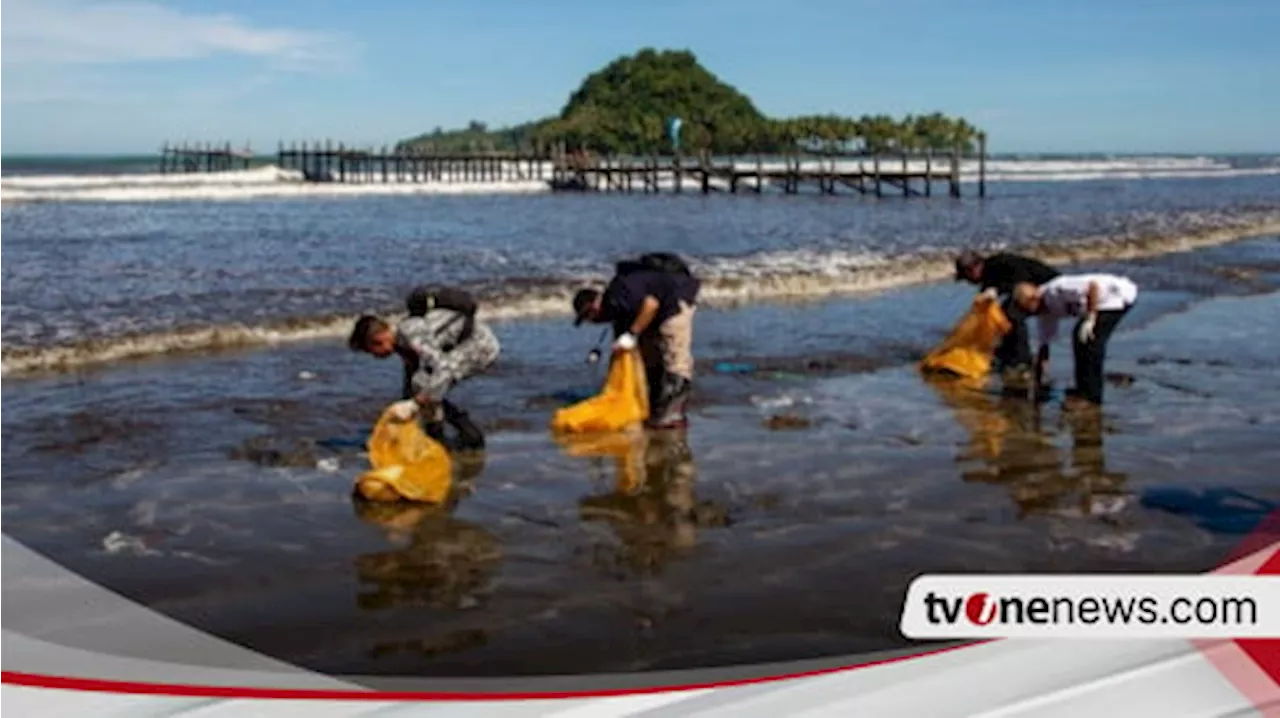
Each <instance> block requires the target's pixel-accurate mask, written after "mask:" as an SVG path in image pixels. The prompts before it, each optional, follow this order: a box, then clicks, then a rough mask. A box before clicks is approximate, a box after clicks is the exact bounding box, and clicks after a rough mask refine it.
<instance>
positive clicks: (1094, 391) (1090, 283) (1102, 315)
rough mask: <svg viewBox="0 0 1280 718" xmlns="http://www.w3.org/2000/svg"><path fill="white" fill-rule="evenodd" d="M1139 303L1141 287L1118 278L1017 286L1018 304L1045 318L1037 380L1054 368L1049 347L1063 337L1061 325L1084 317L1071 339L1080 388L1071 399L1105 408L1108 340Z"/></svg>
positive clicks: (1061, 278) (1041, 321)
mask: <svg viewBox="0 0 1280 718" xmlns="http://www.w3.org/2000/svg"><path fill="white" fill-rule="evenodd" d="M1137 299H1138V285H1136V284H1134V283H1133V281H1131V280H1129V279H1127V278H1125V277H1119V276H1116V275H1113V274H1075V275H1062V276H1059V277H1057V278H1055V279H1052V280H1050V281H1048V282H1046V283H1044V284H1042V285H1040V286H1039V287H1037V286H1036V285H1034V284H1030V283H1026V282H1024V283H1021V284H1019V285H1018V286H1016V287H1015V288H1014V301H1016V302H1017V303H1018V305H1019V306H1020V307H1022V309H1023V311H1025V312H1027V314H1029V315H1035V316H1036V317H1037V319H1038V320H1039V325H1040V352H1039V355H1038V356H1037V358H1036V376H1044V374H1045V372H1046V371H1047V370H1048V365H1049V343H1050V342H1052V341H1053V339H1054V337H1056V336H1057V333H1058V324H1059V322H1060V321H1061V320H1062V319H1064V318H1066V317H1078V318H1079V321H1077V322H1076V326H1075V331H1074V333H1073V334H1074V336H1073V337H1072V341H1071V345H1072V349H1073V352H1074V354H1075V380H1076V385H1075V388H1074V390H1071V391H1068V401H1071V400H1072V399H1074V400H1077V401H1080V400H1083V401H1086V402H1089V403H1092V404H1101V403H1102V388H1103V385H1104V380H1103V374H1102V364H1103V361H1105V360H1106V358H1107V340H1109V339H1110V338H1111V333H1112V332H1114V331H1115V328H1116V325H1117V324H1119V323H1120V320H1121V319H1123V318H1124V315H1125V314H1127V313H1128V312H1129V308H1130V307H1132V306H1133V303H1134V302H1135V301H1137Z"/></svg>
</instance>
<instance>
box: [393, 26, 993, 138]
mask: <svg viewBox="0 0 1280 718" xmlns="http://www.w3.org/2000/svg"><path fill="white" fill-rule="evenodd" d="M673 119H676V120H678V125H677V126H676V127H675V128H674V129H675V130H676V131H675V132H674V133H673V132H672V130H673V127H672V120H673ZM673 135H674V137H673ZM981 138H982V133H981V132H980V131H979V130H978V129H977V128H976V127H974V126H973V125H971V124H969V122H968V121H966V120H964V119H962V118H953V117H948V116H946V115H944V114H942V113H940V112H934V113H931V114H927V115H914V116H907V117H903V118H901V119H894V118H892V117H890V116H888V115H863V116H861V117H856V118H855V117H841V116H838V115H814V116H805V117H792V118H782V119H779V118H770V117H766V116H765V115H764V114H763V113H762V112H760V110H759V109H758V108H757V107H756V106H755V104H754V103H753V102H752V101H751V99H750V98H749V97H747V96H746V95H745V94H744V93H742V92H741V91H740V90H738V89H737V88H735V87H733V86H731V85H729V84H727V83H725V82H723V81H721V80H720V79H719V78H717V77H716V76H715V75H714V74H712V73H711V72H710V71H709V70H707V69H706V68H705V67H703V66H702V65H701V64H700V63H699V62H698V60H697V58H696V57H695V56H694V54H693V53H692V52H689V51H687V50H666V51H658V50H654V49H652V48H646V49H643V50H641V51H639V52H637V53H636V54H634V55H631V56H625V57H620V58H618V59H616V60H614V61H613V62H611V63H609V64H608V65H606V66H605V67H603V68H602V69H600V70H598V71H596V72H593V73H592V74H590V75H588V76H587V78H586V79H585V80H583V81H582V84H581V85H580V86H579V87H578V88H577V89H576V90H574V92H573V93H572V94H571V95H570V96H569V100H568V102H566V103H565V106H564V108H563V109H562V110H561V111H560V114H559V115H557V116H554V117H547V118H543V119H540V120H536V121H532V122H527V123H524V124H520V125H514V126H511V127H503V128H500V129H492V130H491V129H489V128H488V126H487V125H486V124H485V123H483V122H480V121H472V122H471V123H470V124H469V126H468V127H466V128H464V129H458V130H444V129H442V128H436V129H435V130H433V131H432V132H429V133H426V134H423V135H419V136H417V137H413V138H410V139H406V140H403V141H401V142H400V143H399V144H398V145H397V146H396V149H397V151H399V152H407V153H425V154H456V153H468V154H470V153H494V152H502V153H515V152H519V153H533V154H543V153H545V152H548V151H549V150H550V149H551V148H553V147H556V146H559V147H562V148H568V149H569V150H571V151H587V152H591V153H595V154H599V155H623V156H651V155H669V154H672V153H673V151H681V152H685V153H689V154H694V155H701V154H711V155H738V154H773V155H776V154H787V153H791V152H796V151H806V150H808V151H825V152H835V151H839V152H841V153H850V154H864V155H870V154H880V153H912V154H919V153H924V152H930V151H932V152H946V153H950V152H954V151H959V152H960V153H963V154H970V153H972V152H974V151H975V145H976V143H977V142H978V141H979V140H980V139H981Z"/></svg>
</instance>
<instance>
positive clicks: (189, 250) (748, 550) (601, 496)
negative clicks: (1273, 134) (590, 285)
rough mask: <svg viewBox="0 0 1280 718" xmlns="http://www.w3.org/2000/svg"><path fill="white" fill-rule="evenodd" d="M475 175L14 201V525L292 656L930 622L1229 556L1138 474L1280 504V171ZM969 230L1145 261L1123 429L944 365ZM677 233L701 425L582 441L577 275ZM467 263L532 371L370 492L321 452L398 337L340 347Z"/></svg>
mask: <svg viewBox="0 0 1280 718" xmlns="http://www.w3.org/2000/svg"><path fill="white" fill-rule="evenodd" d="M1016 161H1018V162H1041V163H1044V162H1059V161H1062V160H1060V159H1057V158H1052V159H1046V160H1040V159H1036V160H1016ZM1075 161H1076V162H1079V163H1084V162H1088V163H1097V162H1099V161H1104V160H1103V159H1099V158H1090V159H1088V160H1075ZM1125 161H1129V160H1125ZM1162 161H1164V160H1162ZM1089 171H1094V170H1089ZM1126 171H1127V170H1126ZM49 176H52V177H61V178H65V177H67V176H70V175H69V174H64V175H46V177H49ZM4 181H5V185H4V187H3V191H4V192H5V193H6V195H7V193H8V191H9V188H10V185H9V184H8V182H9V178H8V177H6V179H5V180H4ZM59 181H62V179H59ZM113 181H114V180H113ZM46 183H47V184H52V183H51V182H50V181H49V180H47V179H46ZM148 183H150V184H152V185H154V184H157V183H156V182H153V181H151V180H146V182H144V183H143V185H144V186H146V185H147V184H148ZM480 189H482V188H475V190H474V193H473V194H471V195H469V196H431V195H426V194H423V195H417V196H401V195H386V196H376V195H372V194H367V195H358V196H349V197H333V196H309V195H306V194H305V193H303V194H299V195H298V196H292V197H287V198H282V197H267V198H264V197H261V196H257V195H255V194H254V193H253V192H246V193H244V194H243V195H242V196H239V197H237V198H235V199H227V198H225V197H221V198H219V199H214V198H213V197H207V198H205V199H203V200H195V199H191V198H190V197H187V196H185V195H184V196H183V197H181V198H173V197H171V196H169V195H164V194H163V192H161V191H160V190H157V189H154V188H149V189H148V191H151V192H152V193H153V194H154V195H157V196H153V197H151V198H149V199H147V200H146V201H122V200H111V201H104V200H101V199H86V198H83V197H82V198H73V197H67V198H63V199H51V198H47V197H46V198H44V199H43V200H41V201H10V200H9V198H8V197H7V196H6V198H5V203H4V206H3V231H4V235H3V236H4V249H5V250H8V251H7V252H6V253H5V261H4V264H3V289H2V290H0V291H2V292H3V310H2V311H3V330H2V334H3V344H4V372H5V378H6V379H8V380H9V383H8V384H6V385H5V386H4V401H5V405H6V406H5V408H6V409H7V410H8V411H6V412H5V413H4V415H3V421H2V424H3V442H0V447H2V448H0V451H2V452H3V466H4V470H5V478H4V488H5V489H6V491H5V493H4V503H3V511H4V514H3V516H4V520H5V522H6V529H5V531H6V533H7V534H9V535H11V536H14V537H16V538H18V539H19V540H21V541H23V542H24V543H26V544H28V545H30V546H32V547H33V548H35V549H37V550H39V551H41V552H43V553H45V554H46V555H48V556H51V557H53V558H54V559H55V560H57V561H59V562H61V563H63V564H64V565H67V566H69V567H71V568H72V569H73V570H76V571H78V572H81V573H83V574H85V575H87V576H89V577H91V578H93V579H94V580H97V581H99V582H101V583H103V584H104V585H107V586H109V587H111V588H112V589H114V590H117V591H119V592H121V593H122V594H124V595H126V596H129V597H131V598H134V599H136V600H139V601H141V602H143V603H145V604H147V605H149V606H151V607H153V608H155V609H156V610H159V611H161V612H164V613H166V614H169V615H172V616H174V617H176V618H178V619H180V620H182V621H184V622H187V623H190V624H193V625H196V626H198V627H200V628H202V629H204V630H208V631H212V632H214V633H216V634H217V635H221V636H224V637H227V638H229V639H231V640H234V641H237V642H239V643H242V644H245V645H248V646H251V647H253V648H256V649H258V650H262V651H265V652H267V653H269V654H271V655H275V656H279V657H282V658H284V659H286V660H289V661H292V662H295V663H298V664H300V665H304V666H307V667H311V668H315V669H318V670H326V671H341V672H351V673H362V674H379V675H397V674H405V675H421V674H426V673H433V674H439V675H502V674H512V673H525V674H533V673H564V672H579V671H622V670H644V669H655V668H677V667H690V666H700V665H715V664H725V663H744V662H751V661H769V660H784V659H789V658H802V657H810V656H816V655H834V654H847V653H853V652H858V651H863V650H875V649H880V648H887V647H892V646H900V645H902V644H903V642H904V639H902V638H901V636H900V635H898V634H897V631H896V621H897V617H898V611H900V609H901V604H900V602H901V596H902V590H903V588H904V587H905V585H906V583H907V582H908V581H909V580H910V578H911V577H913V576H914V575H916V574H917V573H919V572H921V571H946V570H950V571H964V570H982V571H1115V570H1140V571H1158V570H1168V571H1199V570H1205V569H1206V568H1209V567H1212V566H1213V565H1214V564H1215V563H1216V562H1217V561H1219V560H1221V558H1222V557H1223V556H1224V555H1225V554H1226V553H1227V552H1228V551H1229V550H1230V549H1231V547H1232V546H1233V545H1234V544H1235V542H1236V541H1238V539H1239V537H1238V536H1232V535H1227V534H1223V533H1221V532H1215V531H1214V530H1211V529H1208V528H1204V527H1202V526H1199V525H1197V524H1196V523H1195V521H1194V520H1193V519H1191V518H1188V517H1185V516H1176V515H1171V514H1167V513H1164V512H1161V511H1158V510H1153V509H1150V508H1146V507H1144V505H1143V504H1142V499H1143V496H1144V495H1145V494H1146V492H1148V491H1150V490H1153V489H1157V488H1160V487H1168V486H1174V487H1179V488H1185V489H1188V490H1197V491H1198V490H1202V489H1205V488H1210V487H1229V488H1233V489H1236V490H1238V491H1241V492H1244V493H1247V494H1250V495H1254V496H1259V497H1261V498H1262V499H1263V500H1266V501H1271V502H1276V501H1280V493H1277V491H1276V489H1275V487H1274V481H1273V476H1272V468H1273V467H1274V466H1275V465H1276V462H1277V461H1280V455H1277V453H1276V451H1277V449H1276V447H1275V442H1274V436H1275V431H1276V429H1277V428H1278V427H1280V394H1277V385H1276V383H1275V382H1274V380H1273V379H1272V376H1273V375H1274V364H1275V360H1274V357H1275V356H1277V353H1278V352H1280V345H1277V340H1276V337H1277V336H1278V335H1277V334H1276V332H1275V331H1274V329H1275V317H1276V316H1277V315H1276V310H1277V308H1278V307H1277V304H1276V300H1277V297H1280V294H1278V293H1277V289H1280V229H1278V228H1277V224H1276V223H1277V218H1278V217H1280V176H1275V175H1265V174H1255V175H1222V176H1202V177H1181V178H1147V179H1124V178H1113V179H1101V180H1099V179H1088V180H1070V181H1044V180H1037V181H1029V182H1003V181H1002V182H995V183H993V184H992V187H991V196H990V198H989V199H988V200H986V201H985V202H980V201H978V200H976V199H964V200H960V201H953V200H950V199H947V198H936V199H931V200H923V199H918V200H902V199H900V198H898V199H894V198H884V199H882V200H874V199H869V198H867V199H864V198H858V197H835V198H830V197H828V198H820V197H807V196H800V197H776V196H768V195H764V196H761V197H755V196H738V197H728V196H711V197H702V196H682V197H671V196H644V195H636V196H630V197H622V196H557V195H552V194H547V193H538V194H536V195H534V196H530V194H516V195H513V194H502V193H495V192H493V191H492V188H485V189H486V192H481V191H480ZM68 191H69V190H68ZM95 191H96V190H95ZM303 192H305V190H304V191H303ZM210 194H215V193H213V192H210ZM1241 237H1250V238H1248V239H1240V238H1241ZM961 246H982V247H998V246H1010V247H1020V248H1026V249H1027V250H1028V251H1032V252H1035V253H1039V254H1042V255H1043V256H1046V257H1050V258H1052V259H1054V261H1058V262H1061V263H1063V264H1064V266H1066V265H1074V266H1081V267H1087V268H1097V269H1104V270H1108V271H1120V272H1124V273H1125V274H1127V275H1128V276H1131V277H1133V278H1134V279H1135V281H1137V282H1138V284H1139V285H1140V287H1141V291H1142V294H1141V299H1140V302H1139V305H1138V307H1136V308H1135V310H1134V312H1133V313H1132V315H1131V316H1129V317H1127V318H1126V319H1125V322H1124V323H1123V324H1122V326H1121V328H1120V330H1119V331H1118V332H1117V335H1116V337H1115V339H1114V340H1113V344H1112V349H1111V357H1110V359H1109V362H1110V363H1109V366H1108V369H1109V371H1111V372H1112V373H1113V374H1115V376H1113V377H1112V383H1111V384H1110V385H1109V388H1108V392H1109V394H1108V405H1107V407H1106V409H1105V411H1104V412H1103V413H1102V415H1101V416H1100V417H1095V419H1096V420H1080V419H1078V418H1073V417H1070V416H1068V415H1064V414H1063V413H1062V412H1061V411H1059V410H1058V408H1057V407H1055V406H1050V407H1046V408H1044V409H1043V410H1041V411H1038V412H1037V411H1034V410H1032V409H1031V408H1030V407H1028V406H1026V404H1025V402H1016V401H1010V400H1007V399H1004V398H1002V397H999V396H997V395H996V394H995V393H993V392H973V391H964V390H960V389H958V388H956V387H953V386H946V385H937V384H931V383H928V382H925V381H922V380H921V378H920V377H919V376H918V375H917V374H916V372H915V371H914V370H913V367H912V365H913V363H914V361H915V360H916V359H918V358H919V356H921V355H922V354H923V353H924V352H925V351H927V350H928V348H929V347H930V346H932V345H933V344H934V343H935V342H936V341H938V339H940V338H941V337H942V336H943V335H944V334H945V332H946V331H947V329H948V328H949V326H950V325H951V324H952V323H953V322H954V321H955V319H956V318H957V317H958V316H959V315H960V313H961V312H963V311H964V310H965V308H966V306H967V303H968V301H969V299H970V298H971V296H972V288H971V287H969V286H967V285H959V284H956V283H954V282H951V281H947V279H948V277H947V271H948V266H947V264H948V262H947V260H948V257H949V256H950V255H952V254H953V253H954V252H955V250H956V249H958V248H959V247H961ZM648 249H674V250H676V251H679V252H681V253H684V254H686V255H688V256H689V257H691V258H692V260H693V263H694V265H695V268H696V269H697V270H698V271H699V272H700V273H701V274H703V275H704V276H706V277H707V299H706V301H705V302H704V306H703V307H702V308H701V309H700V310H699V318H698V332H697V338H696V342H695V354H696V357H697V359H698V362H699V380H698V394H697V400H696V406H695V407H694V412H693V421H692V426H691V428H690V430H689V431H688V433H687V434H684V435H674V436H672V435H652V436H649V437H646V438H645V439H644V440H643V442H640V443H637V444H636V445H635V446H634V447H632V448H631V449H629V450H628V452H627V455H626V456H624V457H608V456H599V457H581V456H571V455H569V454H567V453H565V452H564V451H562V450H560V449H559V448H558V447H557V446H556V445H555V444H554V442H552V440H551V438H550V437H549V436H548V434H547V432H546V429H545V424H546V420H547V418H548V417H549V414H550V412H551V411H552V410H553V409H554V408H555V407H556V406H557V404H556V401H555V400H554V399H553V397H552V394H554V393H555V392H557V391H561V390H564V389H591V388H593V387H595V386H596V385H597V384H598V382H599V381H600V379H601V373H600V372H601V370H600V368H599V367H592V366H589V365H587V364H585V363H584V362H583V358H584V355H585V354H586V352H587V350H588V349H590V348H591V347H592V346H593V344H594V342H595V340H596V339H597V335H598V332H596V331H594V330H580V331H575V330H574V329H573V328H572V327H571V326H570V322H569V321H568V317H567V307H566V304H567V296H568V294H569V292H570V291H571V290H572V289H573V288H574V287H575V286H577V284H578V283H580V282H583V281H591V280H600V279H604V278H605V277H606V276H607V272H608V270H609V268H610V266H611V263H612V262H613V261H615V260H617V259H620V258H622V257H623V256H625V255H627V254H629V253H634V252H638V251H643V250H648ZM436 281H450V282H458V283H462V284H464V285H466V286H469V287H471V288H473V289H474V290H476V291H477V292H478V293H479V294H480V295H481V296H482V297H484V298H485V308H484V311H485V312H486V314H487V315H488V316H490V317H492V318H494V319H495V320H497V321H496V324H495V330H496V331H497V333H498V336H499V338H500V340H501V341H502V344H503V355H502V357H501V359H500V361H499V364H498V365H497V366H496V367H495V369H494V371H493V372H492V373H491V374H489V375H486V376H483V377H478V378H476V379H475V380H473V381H470V382H468V383H467V384H465V385H464V386H462V387H459V389H458V392H457V396H456V398H457V399H458V401H459V402H460V403H462V404H463V405H464V406H465V407H466V408H468V409H469V410H470V411H471V412H472V413H473V415H474V416H475V418H476V420H477V421H478V422H479V423H480V424H481V425H482V426H484V427H486V428H487V430H488V432H489V438H490V445H489V448H488V450H487V451H486V452H485V455H484V456H483V461H470V460H469V461H466V462H460V466H459V474H458V477H457V478H458V482H459V486H460V491H459V495H458V497H457V498H458V500H457V503H456V504H455V505H452V506H450V507H447V508H445V509H426V508H421V507H393V508H388V509H386V510H378V511H373V510H370V509H369V508H368V507H365V506H362V505H361V504H359V503H356V502H353V500H352V499H351V498H350V487H351V480H352V478H353V477H354V476H355V475H356V474H357V473H358V472H359V471H361V470H362V469H363V467H364V459H363V457H362V456H361V455H360V452H359V450H358V449H350V448H340V449H329V448H326V447H325V445H323V444H322V443H321V442H322V441H323V440H324V439H329V438H341V439H345V440H347V441H348V442H350V441H356V442H358V441H359V440H360V439H361V438H363V436H364V434H365V432H366V431H367V429H368V427H369V426H370V425H371V424H372V422H373V420H374V419H375V418H376V416H377V415H378V412H379V410H380V409H381V408H382V406H383V405H384V404H385V403H386V402H387V401H388V400H391V399H393V398H395V392H396V391H397V390H398V385H399V374H398V372H399V367H398V366H397V365H396V363H395V362H394V361H386V362H379V361H377V360H374V359H371V358H369V357H367V356H363V355H356V354H353V353H351V352H349V351H347V350H346V348H345V346H344V342H343V341H342V336H343V335H344V334H345V332H346V331H347V329H348V328H349V324H350V319H351V316H352V314H354V313H355V312H358V311H362V310H365V309H378V310H395V309H397V308H398V305H399V303H400V301H401V299H402V296H403V292H404V291H405V290H407V289H408V288H409V287H410V286H411V285H413V284H414V283H418V282H436ZM1068 354H1069V350H1067V348H1066V347H1065V346H1059V347H1057V348H1055V369H1054V372H1055V379H1056V380H1057V382H1058V383H1059V384H1066V383H1069V382H1068V377H1069V373H1070V366H1069V359H1068V358H1067V356H1068ZM720 362H737V363H749V364H752V365H753V366H754V367H755V369H756V371H753V372H751V373H749V374H746V375H737V374H721V373H718V372H716V370H715V366H716V364H717V363H720ZM851 587H853V589H854V591H853V593H851Z"/></svg>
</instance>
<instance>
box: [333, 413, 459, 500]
mask: <svg viewBox="0 0 1280 718" xmlns="http://www.w3.org/2000/svg"><path fill="white" fill-rule="evenodd" d="M367 446H368V449H369V463H370V464H372V465H373V468H372V469H370V470H369V471H366V472H364V473H363V474H361V475H360V476H359V477H357V478H356V490H357V491H359V492H360V495H361V496H363V497H365V498H366V499H368V500H369V501H400V500H402V499H405V500H408V501H419V502H424V503H432V504H439V503H442V502H443V501H444V500H445V498H446V497H448V495H449V489H450V487H451V485H452V483H453V462H452V460H451V459H450V458H449V452H448V451H447V450H446V449H445V448H444V446H442V445H441V444H440V442H438V441H435V440H434V439H432V438H431V437H429V436H427V435H426V434H425V433H424V432H423V431H422V426H421V425H419V423H418V422H417V421H416V420H412V421H399V420H397V419H396V418H395V417H394V416H393V415H392V412H391V411H390V407H388V408H387V409H385V410H383V412H382V416H381V417H379V418H378V423H377V424H376V425H375V426H374V427H373V433H372V434H371V435H370V436H369V443H368V445H367Z"/></svg>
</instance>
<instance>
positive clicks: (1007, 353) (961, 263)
mask: <svg viewBox="0 0 1280 718" xmlns="http://www.w3.org/2000/svg"><path fill="white" fill-rule="evenodd" d="M1058 276H1059V272H1058V270H1056V269H1054V268H1053V267H1050V266H1049V265H1047V264H1045V263H1044V262H1041V261H1039V260H1037V259H1032V258H1030V257H1024V256H1021V255H1017V254H1008V253H1003V252H1002V253H999V254H993V255H991V256H989V257H983V256H982V255H981V254H978V253H977V252H974V251H971V250H966V251H964V252H961V254H960V256H959V257H957V258H956V281H958V282H960V281H964V282H969V283H970V284H976V285H978V287H979V288H980V289H981V290H982V292H983V293H984V294H986V295H987V296H989V297H991V298H992V299H997V298H999V297H1003V298H1004V301H1003V303H1002V304H1001V308H1002V309H1003V310H1004V313H1005V316H1006V317H1008V319H1009V323H1010V324H1011V325H1012V326H1011V328H1010V329H1009V332H1008V333H1007V334H1005V335H1004V338H1003V339H1002V340H1001V341H1000V345H999V346H997V347H996V353H995V359H996V363H997V366H998V367H999V368H1000V369H1001V370H1022V369H1029V368H1030V367H1031V363H1032V359H1031V340H1030V338H1029V337H1028V332H1027V322H1026V315H1025V314H1024V313H1023V311H1022V310H1021V309H1020V308H1019V307H1018V304H1017V302H1014V301H1013V288H1014V287H1015V286H1016V285H1018V284H1021V283H1023V282H1028V283H1030V284H1033V285H1036V286H1040V285H1043V284H1044V283H1045V282H1048V281H1050V280H1052V279H1054V278H1056V277H1058Z"/></svg>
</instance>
